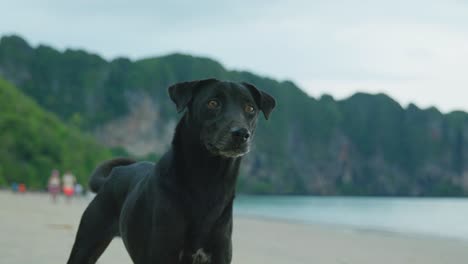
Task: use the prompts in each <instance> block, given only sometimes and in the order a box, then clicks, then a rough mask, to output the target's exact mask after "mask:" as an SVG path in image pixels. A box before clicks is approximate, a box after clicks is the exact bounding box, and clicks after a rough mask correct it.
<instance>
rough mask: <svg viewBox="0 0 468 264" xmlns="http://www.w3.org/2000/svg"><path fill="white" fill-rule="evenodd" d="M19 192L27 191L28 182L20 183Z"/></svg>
mask: <svg viewBox="0 0 468 264" xmlns="http://www.w3.org/2000/svg"><path fill="white" fill-rule="evenodd" d="M18 192H20V193H25V192H26V184H24V183H20V184H19V185H18Z"/></svg>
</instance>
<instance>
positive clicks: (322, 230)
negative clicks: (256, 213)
mask: <svg viewBox="0 0 468 264" xmlns="http://www.w3.org/2000/svg"><path fill="white" fill-rule="evenodd" d="M88 201H89V200H88V199H81V200H80V199H74V200H73V201H71V203H69V204H67V203H66V202H65V200H64V199H63V198H62V197H61V198H60V200H59V201H58V202H57V203H56V204H53V203H52V202H51V200H50V198H49V197H48V196H47V195H44V194H24V195H20V194H12V193H11V192H7V191H1V192H0V263H2V264H20V263H21V264H23V263H24V264H26V263H34V264H53V263H65V262H66V260H67V257H68V254H69V252H70V248H71V246H72V244H73V239H74V236H75V232H76V229H77V227H78V223H79V220H80V216H81V214H82V212H83V210H84V208H85V207H86V204H87V202H88ZM98 263H101V264H106V263H113V264H124V263H132V262H131V260H130V258H129V257H128V255H127V253H126V251H125V248H124V246H123V244H122V241H120V239H114V241H113V242H112V243H111V245H110V246H109V248H108V249H107V251H106V252H105V253H104V255H103V256H102V257H101V259H100V260H99V262H98ZM233 263H235V264H263V263H265V264H276V263H278V264H279V263H281V264H312V263H318V264H390V263H392V264H402V263H408V264H419V263H421V264H432V263H438V264H463V263H468V242H467V241H458V240H448V239H439V238H432V237H423V236H413V235H399V234H390V233H383V232H366V231H357V230H352V229H349V228H336V227H331V226H320V225H304V224H295V223H286V222H279V221H270V220H259V219H249V218H245V217H236V218H235V227H234V261H233Z"/></svg>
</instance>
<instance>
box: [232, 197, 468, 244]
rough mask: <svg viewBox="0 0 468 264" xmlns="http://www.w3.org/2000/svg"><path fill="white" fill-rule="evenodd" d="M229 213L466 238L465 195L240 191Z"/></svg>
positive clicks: (466, 208)
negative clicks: (314, 194) (257, 193)
mask: <svg viewBox="0 0 468 264" xmlns="http://www.w3.org/2000/svg"><path fill="white" fill-rule="evenodd" d="M235 214H237V215H243V216H250V217H262V218H270V219H279V220H288V221H296V222H302V223H309V224H326V225H332V226H343V227H351V228H353V229H361V230H370V231H383V232H396V233H404V234H419V235H429V236H437V237H445V238H455V239H463V240H468V199H466V198H374V197H372V198H370V197H365V198H364V197H310V196H250V195H241V196H238V197H237V198H236V202H235Z"/></svg>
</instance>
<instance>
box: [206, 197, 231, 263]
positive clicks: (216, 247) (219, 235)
mask: <svg viewBox="0 0 468 264" xmlns="http://www.w3.org/2000/svg"><path fill="white" fill-rule="evenodd" d="M231 236H232V202H231V204H230V205H229V206H228V207H227V208H226V209H225V211H224V212H223V215H222V216H221V217H220V219H219V220H218V222H217V223H216V225H215V226H214V228H213V230H212V232H211V235H210V239H209V248H208V252H209V253H211V262H210V263H213V264H230V263H231V260H232V239H231Z"/></svg>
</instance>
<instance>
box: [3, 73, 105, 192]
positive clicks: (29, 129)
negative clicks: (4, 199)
mask: <svg viewBox="0 0 468 264" xmlns="http://www.w3.org/2000/svg"><path fill="white" fill-rule="evenodd" d="M0 146H1V147H0V185H6V184H7V183H11V182H14V181H16V182H18V183H20V182H22V183H26V184H27V186H28V187H31V188H35V189H42V188H45V187H46V186H47V180H48V177H49V176H50V173H51V171H52V169H59V170H60V171H61V172H64V171H65V170H71V171H72V172H73V173H74V174H75V175H76V177H77V179H78V181H80V182H81V183H83V184H85V183H86V180H87V177H88V175H89V173H90V171H91V170H92V169H93V168H94V167H95V166H96V164H97V162H100V161H101V160H102V159H105V158H108V157H110V151H108V150H106V148H104V147H102V146H99V145H98V144H97V143H95V142H94V139H93V138H91V137H90V136H85V135H83V134H82V133H80V132H78V131H76V129H73V128H69V127H67V126H66V125H64V124H62V123H61V121H60V120H59V119H58V118H57V117H56V116H55V115H54V114H52V113H48V112H46V111H44V110H43V109H41V108H40V107H39V106H38V105H37V104H36V103H35V102H34V101H33V100H31V99H30V98H28V97H27V96H25V95H24V94H23V93H22V92H20V91H19V90H18V89H16V88H15V87H13V86H12V85H11V84H9V83H7V82H6V81H4V80H2V79H0Z"/></svg>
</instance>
